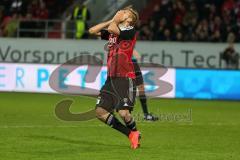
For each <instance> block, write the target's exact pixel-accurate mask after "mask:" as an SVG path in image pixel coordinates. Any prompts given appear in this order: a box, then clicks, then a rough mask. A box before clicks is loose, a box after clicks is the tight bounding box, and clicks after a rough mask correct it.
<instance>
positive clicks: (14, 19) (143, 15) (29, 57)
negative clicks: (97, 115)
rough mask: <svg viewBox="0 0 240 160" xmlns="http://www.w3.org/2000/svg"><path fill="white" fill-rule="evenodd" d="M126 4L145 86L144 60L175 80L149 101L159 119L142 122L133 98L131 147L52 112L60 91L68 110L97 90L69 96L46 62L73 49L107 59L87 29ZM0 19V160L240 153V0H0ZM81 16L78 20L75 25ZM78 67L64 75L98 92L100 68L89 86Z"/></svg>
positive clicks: (79, 107)
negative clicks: (137, 140) (52, 82)
mask: <svg viewBox="0 0 240 160" xmlns="http://www.w3.org/2000/svg"><path fill="white" fill-rule="evenodd" d="M82 4H84V5H82ZM129 4H132V5H133V6H134V7H135V8H136V9H137V10H138V11H139V13H140V22H139V23H138V25H137V29H138V31H139V36H138V39H139V41H138V43H137V46H136V49H137V50H138V51H139V53H140V54H141V59H140V61H139V62H140V63H141V64H142V67H143V68H144V69H143V73H144V80H145V82H146V89H147V91H148V92H149V93H151V92H152V91H154V89H155V86H154V81H152V80H151V76H150V77H149V75H154V74H156V73H155V72H154V71H153V68H148V67H146V66H144V64H145V63H158V64H163V65H164V66H165V68H166V69H167V72H166V74H165V75H163V76H162V77H160V80H161V81H164V82H167V83H170V84H171V85H172V86H173V89H172V90H171V91H170V92H167V93H163V94H159V95H156V96H155V97H154V98H153V97H151V98H150V100H149V106H150V110H151V112H153V113H155V114H157V115H159V116H160V120H159V121H158V122H154V123H149V122H145V121H143V120H142V117H141V114H142V113H141V109H140V106H139V103H137V104H136V110H135V111H134V115H135V118H136V119H138V121H139V122H138V124H139V128H140V130H141V131H142V134H143V144H142V148H140V149H139V150H137V151H134V152H132V151H131V150H130V149H129V148H128V142H127V141H126V140H125V139H124V138H122V137H120V138H119V136H118V133H116V132H114V131H111V130H110V129H108V128H107V127H106V126H104V125H102V124H100V123H99V122H98V121H96V120H91V121H84V122H82V121H81V122H80V121H63V120H60V119H59V118H58V117H57V116H56V115H55V112H54V110H55V105H56V104H57V103H59V102H60V101H61V100H63V99H73V100H74V103H73V106H72V107H71V111H72V112H73V113H80V112H85V111H87V110H89V109H93V107H94V106H95V102H96V100H95V95H96V93H88V92H87V91H85V92H84V95H86V94H87V95H89V96H83V95H82V96H80V95H78V96H74V97H73V96H70V95H66V94H64V95H62V94H56V93H55V92H54V90H52V89H51V88H50V86H49V79H50V76H51V73H52V72H53V70H54V69H55V68H56V67H58V66H59V65H60V64H62V63H65V62H66V61H67V60H69V59H71V58H73V57H76V56H81V55H95V56H98V57H99V58H100V59H102V60H103V61H104V62H105V61H106V54H104V53H105V51H104V48H103V46H104V44H105V43H106V42H103V41H99V40H97V39H95V38H94V37H90V36H89V35H88V34H87V28H88V27H89V26H91V25H93V24H96V23H98V22H101V21H104V20H107V19H109V18H110V17H111V16H113V14H114V13H115V12H116V11H117V10H118V9H119V8H122V7H124V6H127V5H129ZM76 8H78V9H79V10H80V11H81V12H80V11H79V13H78V14H79V15H78V16H75V15H74V13H75V12H76ZM84 9H86V15H83V10H84ZM84 14H85V13H84ZM0 20H1V27H0V36H1V38H0V91H1V92H0V113H1V114H0V135H1V139H0V156H1V157H2V159H4V160H5V159H123V158H126V159H150V158H151V159H218V160H219V159H224V160H226V159H233V160H237V159H239V158H240V157H239V151H238V148H239V146H240V144H239V141H238V138H239V133H240V130H239V125H240V123H239V122H240V119H239V113H240V109H239V105H240V103H239V99H240V83H239V80H240V71H239V69H238V65H239V54H238V53H239V52H240V45H239V37H240V29H239V27H240V2H239V1H237V0H235V1H234V0H216V1H208V0H199V1H194V0H192V1H190V0H189V1H188V0H176V1H170V0H139V1H134V0H130V1H126V0H101V1H96V0H87V1H73V0H72V1H69V0H68V1H65V0H49V1H44V0H2V1H1V2H0ZM79 23H81V24H83V25H84V26H85V27H84V28H80V29H79V28H77V27H76V26H77V24H79ZM79 35H80V36H79ZM226 55H227V56H226ZM86 71H87V69H86V67H82V68H81V67H80V68H78V69H77V70H75V71H74V72H73V73H72V74H71V75H69V77H68V78H67V80H65V79H64V80H63V82H66V84H74V85H77V86H80V87H81V88H94V89H95V90H98V89H99V88H100V87H101V86H102V85H103V83H104V80H105V78H106V68H103V69H102V70H101V72H100V74H99V77H98V78H97V79H96V81H95V82H94V83H92V84H86V83H85V80H84V78H83V76H84V75H85V74H86ZM149 73H151V74H149ZM59 87H60V88H61V87H63V89H65V86H59ZM159 87H160V88H161V87H163V86H159ZM61 89H62V88H61ZM52 93H54V94H52ZM106 135H107V136H106Z"/></svg>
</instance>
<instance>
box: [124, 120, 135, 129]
mask: <svg viewBox="0 0 240 160" xmlns="http://www.w3.org/2000/svg"><path fill="white" fill-rule="evenodd" d="M126 125H127V127H128V128H129V129H131V130H132V131H137V126H136V122H135V120H134V118H132V119H131V121H129V122H126Z"/></svg>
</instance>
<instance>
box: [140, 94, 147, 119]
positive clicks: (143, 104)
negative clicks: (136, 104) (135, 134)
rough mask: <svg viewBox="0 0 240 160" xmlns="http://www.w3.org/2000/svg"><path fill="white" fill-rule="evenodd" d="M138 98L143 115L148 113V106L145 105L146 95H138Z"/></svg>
mask: <svg viewBox="0 0 240 160" xmlns="http://www.w3.org/2000/svg"><path fill="white" fill-rule="evenodd" d="M139 99H140V102H141V106H142V110H143V113H144V115H147V114H148V107H147V97H146V96H145V94H144V95H139Z"/></svg>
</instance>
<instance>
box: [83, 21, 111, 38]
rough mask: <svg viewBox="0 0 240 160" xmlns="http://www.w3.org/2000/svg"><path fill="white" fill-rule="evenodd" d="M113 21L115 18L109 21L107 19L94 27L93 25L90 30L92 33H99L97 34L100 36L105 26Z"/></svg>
mask: <svg viewBox="0 0 240 160" xmlns="http://www.w3.org/2000/svg"><path fill="white" fill-rule="evenodd" d="M112 22H113V20H109V21H106V22H102V23H100V24H97V25H95V26H93V27H91V28H90V29H89V30H88V32H89V33H90V34H92V35H97V36H100V31H101V30H102V29H104V28H107V27H108V26H109V25H110V24H111V23H112Z"/></svg>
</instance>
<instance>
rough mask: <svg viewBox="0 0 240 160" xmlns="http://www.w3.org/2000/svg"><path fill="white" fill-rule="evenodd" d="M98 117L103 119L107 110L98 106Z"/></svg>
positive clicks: (96, 111)
mask: <svg viewBox="0 0 240 160" xmlns="http://www.w3.org/2000/svg"><path fill="white" fill-rule="evenodd" d="M95 113H96V118H98V119H101V120H103V119H104V118H105V116H106V114H107V111H106V110H104V109H103V108H101V107H97V108H96V110H95Z"/></svg>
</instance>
